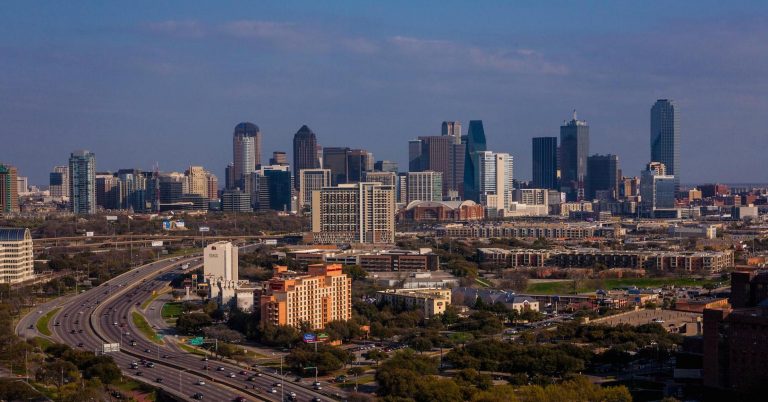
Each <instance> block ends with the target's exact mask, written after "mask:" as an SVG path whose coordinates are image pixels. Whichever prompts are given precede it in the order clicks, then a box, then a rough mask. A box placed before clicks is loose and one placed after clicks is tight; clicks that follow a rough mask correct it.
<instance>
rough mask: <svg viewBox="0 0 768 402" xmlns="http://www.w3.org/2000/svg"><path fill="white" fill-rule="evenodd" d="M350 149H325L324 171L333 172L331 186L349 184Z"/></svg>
mask: <svg viewBox="0 0 768 402" xmlns="http://www.w3.org/2000/svg"><path fill="white" fill-rule="evenodd" d="M348 154H349V148H346V147H326V148H323V169H330V171H331V185H333V186H336V185H339V184H345V183H347V177H348V176H349V157H348Z"/></svg>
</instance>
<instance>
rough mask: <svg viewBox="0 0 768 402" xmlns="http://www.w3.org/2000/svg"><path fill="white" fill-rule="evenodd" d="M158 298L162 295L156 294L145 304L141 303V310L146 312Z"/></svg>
mask: <svg viewBox="0 0 768 402" xmlns="http://www.w3.org/2000/svg"><path fill="white" fill-rule="evenodd" d="M157 296H160V293H155V294H153V295H152V297H150V298H149V299H147V300H144V303H141V309H142V310H146V309H147V307H149V303H152V302H153V301H154V300H155V299H157Z"/></svg>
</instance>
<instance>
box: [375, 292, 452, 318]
mask: <svg viewBox="0 0 768 402" xmlns="http://www.w3.org/2000/svg"><path fill="white" fill-rule="evenodd" d="M376 300H377V301H379V302H382V301H384V302H388V303H391V304H393V305H396V306H397V305H404V306H406V307H408V308H413V309H420V310H423V311H424V315H425V316H426V317H433V316H435V315H436V314H442V313H444V312H445V309H446V308H447V307H448V306H449V305H450V304H451V289H434V288H420V289H389V290H382V291H379V292H376Z"/></svg>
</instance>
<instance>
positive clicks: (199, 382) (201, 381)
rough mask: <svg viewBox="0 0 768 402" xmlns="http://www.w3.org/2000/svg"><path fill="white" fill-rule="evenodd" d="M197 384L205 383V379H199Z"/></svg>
mask: <svg viewBox="0 0 768 402" xmlns="http://www.w3.org/2000/svg"><path fill="white" fill-rule="evenodd" d="M197 385H205V381H203V380H197Z"/></svg>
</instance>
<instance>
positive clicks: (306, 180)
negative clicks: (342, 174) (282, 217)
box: [299, 169, 331, 211]
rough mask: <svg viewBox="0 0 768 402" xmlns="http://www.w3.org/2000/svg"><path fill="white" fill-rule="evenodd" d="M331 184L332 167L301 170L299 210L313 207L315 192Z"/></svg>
mask: <svg viewBox="0 0 768 402" xmlns="http://www.w3.org/2000/svg"><path fill="white" fill-rule="evenodd" d="M330 186H331V171H330V169H302V170H301V171H300V172H299V211H305V210H308V209H311V208H312V193H313V192H315V191H320V189H322V188H323V187H330Z"/></svg>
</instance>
